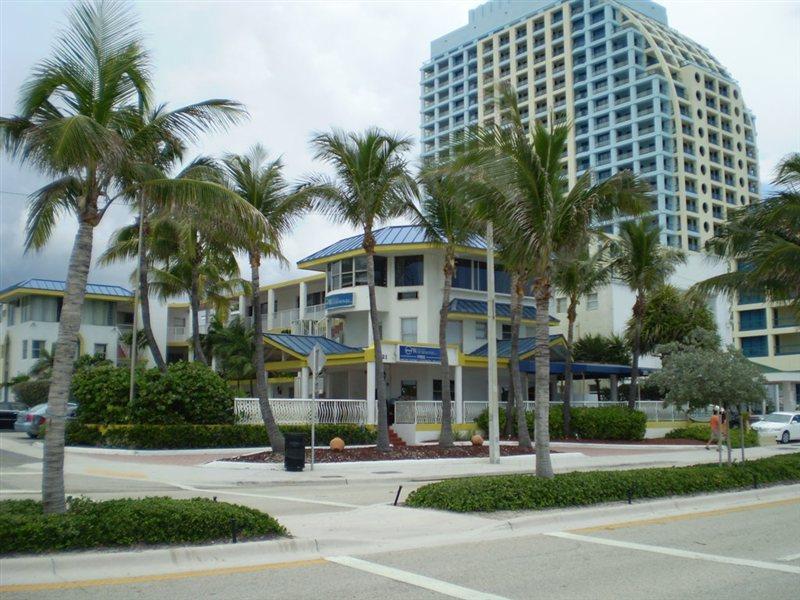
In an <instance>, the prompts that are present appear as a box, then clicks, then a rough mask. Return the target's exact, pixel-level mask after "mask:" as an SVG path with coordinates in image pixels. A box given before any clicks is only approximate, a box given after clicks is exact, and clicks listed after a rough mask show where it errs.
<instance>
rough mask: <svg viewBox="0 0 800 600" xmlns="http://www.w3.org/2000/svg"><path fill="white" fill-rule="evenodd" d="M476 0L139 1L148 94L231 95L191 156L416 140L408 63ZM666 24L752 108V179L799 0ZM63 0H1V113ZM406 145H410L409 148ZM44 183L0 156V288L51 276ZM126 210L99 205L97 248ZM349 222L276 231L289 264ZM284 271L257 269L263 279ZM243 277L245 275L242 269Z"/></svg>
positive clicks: (303, 158) (798, 83)
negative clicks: (103, 210) (40, 197)
mask: <svg viewBox="0 0 800 600" xmlns="http://www.w3.org/2000/svg"><path fill="white" fill-rule="evenodd" d="M478 4H479V2H463V1H433V0H431V1H427V2H415V1H409V0H406V1H402V2H401V1H396V2H392V1H373V2H338V1H326V2H299V1H293V2H279V1H273V2H221V1H220V2H186V1H184V2H168V1H158V2H137V3H136V9H137V11H138V13H139V15H140V17H141V28H142V30H143V31H144V33H145V35H146V42H147V45H148V47H149V49H150V50H151V53H152V59H153V65H154V76H155V91H156V99H157V100H158V101H166V102H169V103H170V105H172V106H179V105H182V104H186V103H190V102H195V101H199V100H204V99H207V98H220V97H223V98H231V99H235V100H238V101H240V102H243V103H244V104H246V105H247V108H248V109H249V111H250V114H251V119H250V121H249V122H247V123H246V124H244V125H240V126H238V127H236V128H234V129H232V130H230V131H229V132H227V133H224V134H218V135H214V136H207V137H206V138H204V139H203V141H202V144H201V145H200V146H198V147H197V148H195V149H194V152H193V153H192V154H201V153H202V154H216V155H219V154H221V153H223V152H244V151H246V150H247V149H248V148H249V147H250V146H251V145H252V144H254V143H257V142H260V143H261V144H263V145H264V146H265V147H266V148H267V149H269V151H270V152H271V153H273V154H275V155H278V154H279V155H282V156H283V159H284V162H285V164H286V172H287V175H288V176H289V177H290V178H295V177H299V176H301V175H303V174H305V173H308V172H310V171H313V170H315V169H316V168H318V167H317V165H315V164H314V163H313V161H312V160H311V156H310V152H309V148H308V139H309V137H310V133H311V132H312V131H319V130H328V129H329V128H330V127H332V126H335V127H342V128H345V129H353V130H360V129H363V128H365V127H367V126H369V125H378V126H380V127H383V128H385V129H388V130H390V131H399V132H403V133H405V134H408V135H413V136H414V137H415V138H418V136H419V130H418V123H419V114H418V110H419V99H418V98H419V67H420V64H421V63H422V62H423V61H425V60H426V59H428V58H429V57H430V46H429V44H430V41H431V40H432V39H434V38H436V37H439V36H441V35H443V34H445V33H447V32H449V31H450V30H452V29H454V28H456V27H459V26H461V25H464V24H466V22H467V11H468V10H469V9H470V8H473V7H475V6H477V5H478ZM661 4H663V5H665V6H666V7H667V12H668V16H669V22H670V25H671V26H672V27H674V28H675V29H677V30H678V31H680V32H681V33H683V34H685V35H687V36H689V37H690V38H692V39H694V40H696V41H698V42H699V43H701V44H702V45H704V46H706V47H707V48H708V49H709V50H710V51H711V53H712V54H713V55H714V56H716V57H717V58H718V59H719V60H720V61H721V62H722V64H724V65H725V66H726V67H727V68H728V69H729V70H730V72H731V73H732V75H733V76H734V77H735V78H736V79H737V80H738V81H739V83H740V85H741V87H742V90H743V94H744V99H745V102H746V103H747V104H748V106H749V107H750V108H751V109H752V110H753V111H754V113H755V115H756V119H757V121H756V126H757V130H758V146H759V152H760V157H761V178H762V180H763V181H766V180H767V179H768V178H769V175H770V173H771V172H772V169H773V168H774V166H775V164H776V162H777V161H778V160H779V159H780V157H781V156H783V155H785V154H787V153H788V152H792V151H797V150H800V2H767V1H763V0H758V1H753V2H748V1H741V0H738V1H716V2H696V1H689V0H674V1H664V2H661ZM68 6H69V3H68V2H33V1H25V2H18V1H8V0H0V114H2V115H9V114H11V113H13V112H14V111H15V110H16V98H17V93H18V90H19V88H20V85H21V84H22V83H23V81H24V80H25V79H26V78H27V77H28V75H29V74H30V72H31V69H32V67H33V65H35V64H36V63H37V62H38V61H39V60H41V59H42V58H44V57H46V56H47V55H48V53H49V49H50V46H51V44H52V40H53V37H54V34H55V32H56V31H58V29H59V28H60V26H61V25H63V23H64V22H65V11H66V9H67V8H68ZM415 154H416V153H415ZM43 182H44V180H43V179H42V178H41V177H40V176H39V175H37V173H36V172H34V171H31V170H29V169H27V168H25V167H22V166H20V165H19V164H17V163H12V162H10V161H9V160H8V159H7V157H5V156H3V157H2V158H0V191H1V192H2V194H1V195H0V286H6V285H10V284H12V283H15V282H17V281H19V280H22V279H26V278H28V277H46V278H54V279H63V278H64V277H65V275H66V264H67V260H68V257H69V252H70V250H71V247H72V239H73V235H74V231H75V222H74V220H72V219H65V220H64V222H63V223H62V224H61V225H60V226H59V227H58V228H57V230H56V231H55V233H54V235H53V239H52V241H51V243H50V244H49V246H48V247H47V249H45V250H44V251H42V252H40V253H30V254H27V255H25V254H24V253H23V251H22V240H23V232H24V225H25V204H26V196H27V194H29V193H30V192H31V191H33V190H35V189H36V188H37V187H38V186H39V185H41V184H42V183H43ZM129 220H130V214H129V213H128V211H127V209H126V208H124V207H118V208H116V209H114V210H111V211H109V214H107V216H106V217H105V218H104V221H103V223H102V224H101V226H100V227H99V228H98V229H97V230H96V233H95V256H97V255H98V254H99V253H100V252H102V250H103V249H104V248H105V245H106V242H107V240H108V237H109V235H110V233H111V232H112V231H113V230H114V229H116V228H117V227H119V226H120V225H121V224H123V223H125V222H127V221H129ZM350 233H352V232H350V231H348V230H346V229H343V228H341V227H336V226H331V225H329V224H328V223H326V221H325V220H324V219H323V218H322V217H319V216H316V215H310V216H308V217H306V218H305V220H304V221H303V222H302V223H301V224H300V225H299V226H298V227H297V228H296V229H295V231H294V232H293V233H292V234H291V235H290V236H288V237H287V239H286V241H285V246H284V253H285V254H286V256H287V257H288V258H289V260H290V261H292V263H294V261H296V260H298V259H300V258H302V257H303V256H306V255H307V254H310V253H311V252H314V251H316V250H318V249H319V248H321V247H323V246H325V245H327V244H329V243H331V242H334V241H336V240H337V239H339V238H341V237H343V236H344V235H347V234H350ZM293 270H294V269H290V270H288V271H287V270H281V269H280V268H278V267H277V266H276V265H274V264H265V265H264V266H263V267H262V272H261V278H262V281H265V282H270V281H275V280H279V279H283V278H286V277H287V276H288V275H289V274H290V271H293ZM130 271H131V267H130V266H129V265H120V266H117V267H113V268H104V269H101V268H96V267H94V266H93V270H92V273H91V274H90V280H91V281H97V282H105V283H119V284H123V285H126V284H127V283H128V277H129V274H130ZM246 275H247V276H248V277H249V272H247V273H246Z"/></svg>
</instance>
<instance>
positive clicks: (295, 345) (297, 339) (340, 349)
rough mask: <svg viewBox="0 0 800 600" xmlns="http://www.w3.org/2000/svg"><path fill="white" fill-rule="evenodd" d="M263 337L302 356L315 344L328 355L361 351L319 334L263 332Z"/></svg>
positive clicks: (361, 350) (308, 352) (306, 354)
mask: <svg viewBox="0 0 800 600" xmlns="http://www.w3.org/2000/svg"><path fill="white" fill-rule="evenodd" d="M264 338H266V339H267V340H268V341H270V342H272V343H273V344H274V345H277V346H282V347H283V348H285V349H287V350H289V351H290V352H294V353H295V354H300V355H302V356H308V354H310V353H311V350H312V348H314V345H315V344H319V345H320V348H322V351H323V352H324V353H325V354H327V355H328V356H330V355H334V354H352V353H354V352H363V349H362V348H354V347H353V346H345V345H344V344H340V343H339V342H336V341H334V340H331V339H329V338H326V337H324V336H321V335H291V334H288V333H265V334H264Z"/></svg>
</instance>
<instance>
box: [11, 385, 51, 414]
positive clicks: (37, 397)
mask: <svg viewBox="0 0 800 600" xmlns="http://www.w3.org/2000/svg"><path fill="white" fill-rule="evenodd" d="M11 389H12V390H14V394H16V396H17V400H19V401H20V402H22V403H23V404H24V405H25V406H27V407H28V408H30V407H31V406H36V405H37V404H41V403H42V402H47V394H48V393H49V392H50V380H49V379H28V380H27V381H20V382H19V383H15V384H14V387H12V388H11Z"/></svg>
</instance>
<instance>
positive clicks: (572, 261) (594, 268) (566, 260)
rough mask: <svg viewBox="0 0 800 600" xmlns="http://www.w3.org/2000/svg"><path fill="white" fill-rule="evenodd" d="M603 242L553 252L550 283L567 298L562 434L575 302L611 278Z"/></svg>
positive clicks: (569, 395) (567, 400)
mask: <svg viewBox="0 0 800 600" xmlns="http://www.w3.org/2000/svg"><path fill="white" fill-rule="evenodd" d="M606 250H607V247H606V246H605V245H603V246H600V247H599V248H597V249H596V250H595V251H594V252H592V251H591V250H590V248H589V244H588V243H587V244H584V245H583V246H580V247H578V248H577V249H576V250H573V249H569V250H566V251H562V252H560V253H559V254H557V255H556V259H555V272H554V275H553V284H554V285H555V288H556V289H557V290H558V291H559V292H561V293H562V294H564V295H565V296H566V297H567V299H568V300H569V305H568V307H567V338H566V339H567V358H566V361H565V362H564V403H563V405H562V410H563V416H564V435H565V436H567V437H568V436H569V435H570V416H571V415H570V402H571V400H572V362H573V358H572V351H573V347H572V342H573V340H574V337H575V319H576V317H577V309H578V304H579V303H580V299H581V297H583V296H587V295H589V294H591V293H593V292H594V291H595V290H596V289H597V288H598V287H600V286H602V285H605V284H606V283H608V281H609V280H610V279H611V270H610V269H609V268H608V264H607V261H606Z"/></svg>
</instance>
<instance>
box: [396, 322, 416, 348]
mask: <svg viewBox="0 0 800 600" xmlns="http://www.w3.org/2000/svg"><path fill="white" fill-rule="evenodd" d="M400 339H401V340H402V341H404V342H416V341H417V317H403V318H401V319H400Z"/></svg>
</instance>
